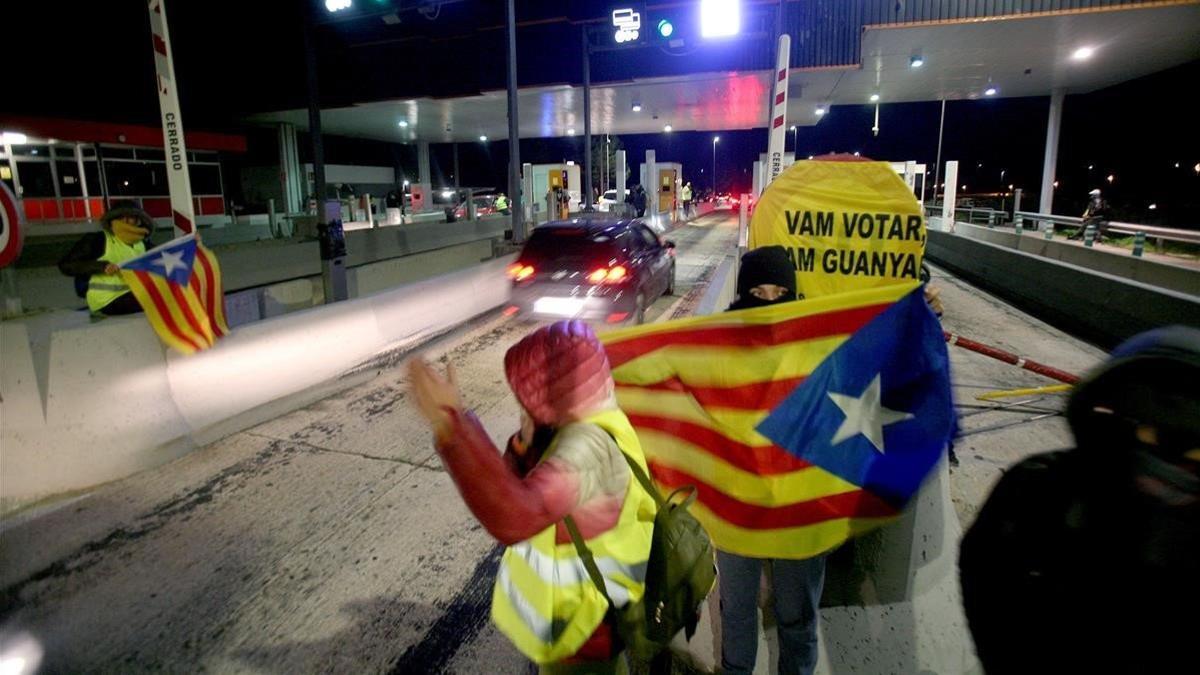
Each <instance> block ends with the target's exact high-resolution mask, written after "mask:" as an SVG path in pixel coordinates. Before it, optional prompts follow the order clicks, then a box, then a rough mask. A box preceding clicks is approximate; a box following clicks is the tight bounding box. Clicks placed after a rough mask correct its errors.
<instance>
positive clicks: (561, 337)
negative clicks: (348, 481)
mask: <svg viewBox="0 0 1200 675" xmlns="http://www.w3.org/2000/svg"><path fill="white" fill-rule="evenodd" d="M504 370H505V375H506V376H507V378H508V383H509V386H510V387H511V388H512V390H513V393H514V394H515V395H516V398H517V402H518V403H520V405H521V408H522V416H521V417H522V421H521V430H520V431H519V432H517V433H516V434H514V435H513V436H512V437H511V439H510V440H509V442H508V449H507V451H506V452H505V453H504V455H503V456H501V454H500V452H499V451H498V450H497V449H496V448H495V447H494V446H493V445H492V442H491V440H490V439H489V438H488V434H487V431H485V430H484V428H483V426H482V425H481V424H480V423H479V420H478V419H477V418H476V417H475V415H474V414H472V413H471V412H469V411H467V410H466V409H465V408H464V405H463V402H462V399H461V398H460V396H459V391H458V387H457V385H456V384H455V381H454V374H453V370H452V369H448V372H447V375H446V376H445V377H443V376H442V375H441V374H440V373H438V372H437V371H435V370H434V369H433V368H431V367H430V366H429V364H428V363H426V362H425V361H424V360H422V359H420V358H417V359H413V360H412V361H411V362H410V364H409V373H410V375H411V380H412V388H413V394H414V399H415V401H416V405H417V408H418V409H419V410H420V412H421V413H422V415H424V416H425V417H426V419H428V420H429V423H430V425H431V426H432V427H433V430H434V437H435V438H434V440H435V445H436V447H437V451H438V454H439V455H441V457H442V462H443V463H444V464H445V466H446V469H447V471H448V472H449V474H450V477H451V478H452V479H453V480H454V482H455V484H456V485H457V486H458V490H459V492H460V493H461V494H462V497H463V501H465V502H466V504H467V507H468V508H470V509H471V512H472V513H473V514H474V515H475V517H476V518H478V519H479V522H480V523H481V524H482V525H483V526H484V528H485V529H487V531H488V532H489V533H490V534H491V535H492V536H493V537H495V538H496V539H497V540H498V541H499V542H500V543H501V544H504V545H506V546H507V547H508V548H507V550H505V552H504V556H503V558H501V561H500V568H499V570H498V572H497V575H496V582H495V586H494V587H493V591H492V620H493V621H494V622H495V624H496V626H497V627H498V628H499V629H500V631H501V632H502V633H504V635H506V636H507V637H508V639H509V640H511V641H512V643H513V644H514V645H515V646H516V647H517V649H518V650H520V651H521V653H523V654H524V655H525V656H527V657H528V658H529V659H530V660H532V661H534V662H535V663H537V664H538V665H539V666H540V672H542V673H582V672H586V673H625V672H628V664H627V662H626V659H625V657H624V654H623V645H622V644H621V642H620V638H619V636H618V635H617V631H616V629H615V626H614V624H613V614H612V611H611V610H612V609H613V608H610V606H609V604H608V601H607V600H606V599H605V598H604V596H603V595H602V594H601V593H600V591H599V590H598V589H597V588H596V587H595V585H594V584H593V583H592V581H591V579H590V578H589V577H588V573H587V571H586V568H585V567H584V565H583V561H582V560H581V559H580V558H579V555H578V554H577V553H576V549H575V546H574V545H573V544H572V543H571V538H570V533H569V532H568V530H567V529H566V527H565V526H564V523H563V519H564V518H565V517H566V516H572V518H573V519H574V521H575V523H576V525H577V527H578V528H579V531H580V533H581V535H582V536H583V538H584V540H585V541H586V542H587V546H588V548H589V549H590V550H591V552H592V554H593V556H594V557H595V559H596V564H597V567H599V569H600V571H601V574H602V575H603V576H604V581H605V586H606V588H607V590H608V596H609V597H610V598H611V599H612V602H613V603H614V604H615V605H617V608H618V609H619V608H620V607H624V606H625V605H626V604H628V603H636V602H638V601H639V600H640V599H641V598H642V596H643V594H644V592H645V578H646V566H647V562H648V560H649V557H650V541H651V535H652V533H653V528H654V516H655V512H656V507H655V503H654V499H653V498H652V497H651V496H650V495H649V494H648V493H647V492H646V491H645V490H644V489H643V488H642V487H641V485H640V484H639V483H638V482H637V481H635V480H631V473H630V470H629V466H628V465H627V464H626V462H625V461H624V459H623V458H622V457H621V453H624V454H625V455H626V456H628V457H629V458H630V459H631V460H633V461H635V462H637V463H638V465H640V466H641V467H642V468H643V470H645V468H646V460H645V457H644V455H643V454H642V448H641V445H640V444H639V443H638V438H637V434H635V433H634V430H633V427H632V426H630V423H629V420H628V419H627V418H626V417H625V414H624V413H622V412H621V411H620V410H619V409H618V408H617V405H616V399H615V396H614V385H613V380H612V374H611V373H610V371H609V365H608V358H607V356H606V355H605V353H604V349H603V347H602V346H601V345H600V342H599V340H597V339H596V336H595V334H594V333H593V332H592V329H591V328H590V327H589V326H588V325H587V324H586V323H583V322H582V321H559V322H557V323H554V324H551V325H549V326H546V327H544V328H540V329H538V330H536V331H534V332H533V333H531V334H529V335H528V336H526V337H525V338H524V339H522V340H521V341H520V342H518V343H517V344H516V345H514V346H513V347H512V348H511V349H509V350H508V353H507V354H505V357H504Z"/></svg>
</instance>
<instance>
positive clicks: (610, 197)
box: [596, 190, 629, 213]
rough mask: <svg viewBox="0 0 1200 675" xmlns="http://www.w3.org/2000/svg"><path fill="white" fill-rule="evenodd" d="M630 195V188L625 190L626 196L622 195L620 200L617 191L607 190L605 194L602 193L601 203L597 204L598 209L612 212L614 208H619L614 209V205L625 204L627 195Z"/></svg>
mask: <svg viewBox="0 0 1200 675" xmlns="http://www.w3.org/2000/svg"><path fill="white" fill-rule="evenodd" d="M628 196H629V190H625V196H623V197H621V199H619V200H618V199H617V191H616V190H609V191H608V192H605V193H604V194H602V195H600V203H598V204H596V209H597V210H600V211H603V212H605V213H612V212H613V211H614V210H619V209H614V207H617V206H619V205H621V204H624V203H625V197H628Z"/></svg>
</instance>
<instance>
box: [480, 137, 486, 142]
mask: <svg viewBox="0 0 1200 675" xmlns="http://www.w3.org/2000/svg"><path fill="white" fill-rule="evenodd" d="M479 142H481V143H487V136H480V137H479Z"/></svg>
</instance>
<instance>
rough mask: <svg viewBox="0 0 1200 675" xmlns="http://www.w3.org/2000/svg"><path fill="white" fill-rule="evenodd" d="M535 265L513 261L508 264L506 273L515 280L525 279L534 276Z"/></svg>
mask: <svg viewBox="0 0 1200 675" xmlns="http://www.w3.org/2000/svg"><path fill="white" fill-rule="evenodd" d="M533 272H534V270H533V265H524V264H521V263H513V264H511V265H509V266H508V270H507V271H506V273H507V274H508V278H509V279H512V280H513V281H524V280H526V279H528V278H529V277H531V276H533Z"/></svg>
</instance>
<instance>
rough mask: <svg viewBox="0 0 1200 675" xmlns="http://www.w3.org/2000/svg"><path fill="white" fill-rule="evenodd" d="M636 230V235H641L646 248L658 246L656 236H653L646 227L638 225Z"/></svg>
mask: <svg viewBox="0 0 1200 675" xmlns="http://www.w3.org/2000/svg"><path fill="white" fill-rule="evenodd" d="M637 232H638V235H640V236H641V238H642V243H644V244H645V245H646V248H648V249H654V248H658V237H656V236H654V233H653V232H651V231H650V230H648V229H646V228H645V227H638V228H637Z"/></svg>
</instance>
